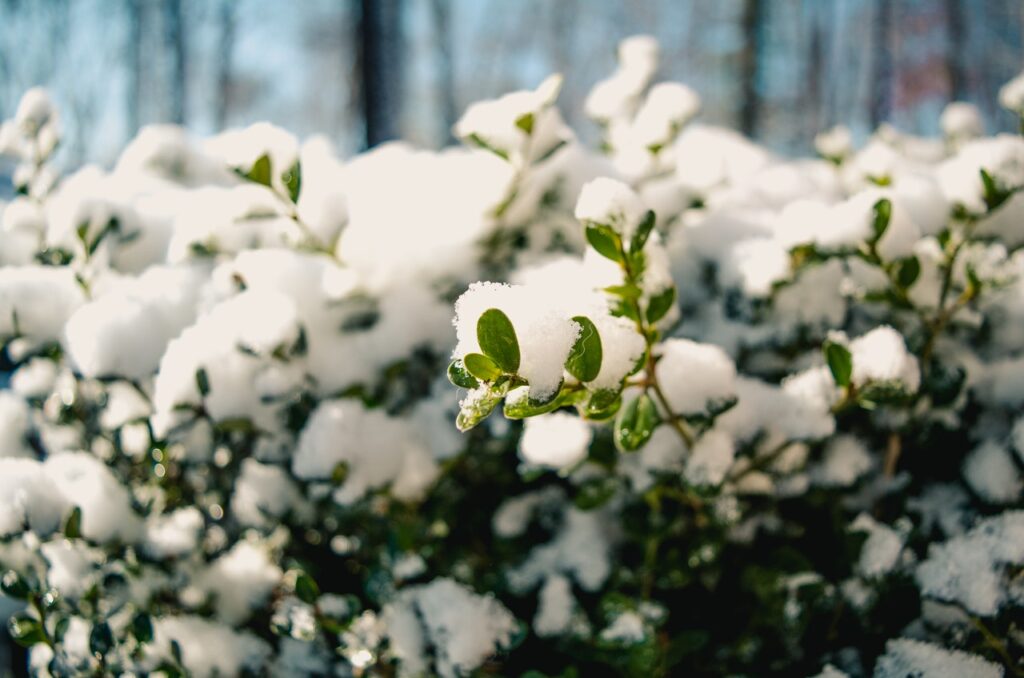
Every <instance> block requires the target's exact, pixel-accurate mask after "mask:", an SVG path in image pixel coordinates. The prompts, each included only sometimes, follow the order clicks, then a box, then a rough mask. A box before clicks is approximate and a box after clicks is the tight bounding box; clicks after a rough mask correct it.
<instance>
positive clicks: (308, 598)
mask: <svg viewBox="0 0 1024 678" xmlns="http://www.w3.org/2000/svg"><path fill="white" fill-rule="evenodd" d="M295 596H296V597H297V598H298V599H299V600H301V601H302V602H304V603H307V604H309V605H314V604H316V600H317V598H319V597H320V587H319V586H317V584H316V581H314V580H313V578H312V577H310V576H309V575H308V574H306V573H305V572H303V573H302V574H300V575H299V576H298V577H296V578H295Z"/></svg>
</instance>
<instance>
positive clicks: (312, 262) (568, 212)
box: [0, 37, 1024, 678]
mask: <svg viewBox="0 0 1024 678" xmlns="http://www.w3.org/2000/svg"><path fill="white" fill-rule="evenodd" d="M619 57H620V66H619V68H618V70H616V72H615V73H614V74H612V75H611V76H610V77H609V78H607V79H606V80H604V81H602V82H600V83H598V84H597V86H596V87H595V88H594V90H593V92H592V94H591V95H590V96H589V98H588V99H587V101H586V110H587V112H588V114H589V115H591V117H593V118H594V120H595V121H596V122H597V123H598V124H599V125H600V126H601V128H602V130H603V143H602V147H601V149H599V150H591V149H589V148H587V147H585V146H584V145H582V144H581V143H580V142H579V141H578V140H577V139H576V137H575V135H574V133H573V132H572V130H570V129H569V128H568V127H567V126H566V125H565V123H564V122H563V120H562V118H561V116H560V114H559V111H558V108H557V105H556V101H557V96H558V91H559V88H560V85H561V80H560V78H559V77H557V76H556V77H553V78H550V79H548V80H546V81H545V82H544V83H543V84H541V85H540V86H539V87H538V88H537V89H536V90H532V91H523V92H517V93H513V94H509V95H507V96H505V97H502V98H500V99H496V100H493V101H486V102H482V103H478V104H474V105H473V106H472V107H470V109H469V110H468V111H467V112H466V114H465V115H464V116H463V118H462V119H461V120H460V121H459V122H458V124H457V125H456V127H455V132H456V134H457V135H458V136H459V137H460V138H461V139H462V140H463V141H464V142H465V147H464V148H455V149H447V150H444V151H440V152H426V151H420V150H416V149H413V148H410V147H408V146H406V145H404V144H400V143H395V144H389V145H386V146H383V147H381V148H378V149H375V150H372V151H369V152H367V153H365V154H363V155H361V156H359V157H356V158H353V159H351V160H341V159H339V158H337V157H336V156H335V155H334V153H333V151H332V150H331V149H330V144H329V143H327V142H326V141H325V140H324V139H319V138H313V139H309V140H307V141H305V142H302V143H300V142H299V140H297V139H296V138H294V137H293V136H292V135H290V134H289V133H287V132H286V131H284V130H281V129H278V128H275V127H272V126H270V125H266V124H260V125H254V126H252V127H250V128H247V129H244V130H232V131H228V132H225V133H223V134H221V135H219V136H216V137H214V138H211V139H206V140H200V139H195V138H192V137H190V136H189V135H188V134H186V133H185V132H184V131H183V130H180V129H177V128H172V127H165V126H160V127H149V128H147V129H145V130H143V131H142V132H141V133H140V134H139V136H138V137H137V138H136V139H135V140H134V141H133V142H132V143H131V144H130V145H129V147H128V148H126V149H125V150H124V152H123V154H122V156H121V158H120V160H119V161H118V162H117V163H116V165H115V166H114V168H113V169H110V170H106V169H102V168H98V167H85V168H82V169H79V170H78V171H76V172H74V173H73V174H71V175H69V176H64V177H59V176H58V175H57V173H55V172H54V170H53V168H52V164H51V157H52V154H53V152H54V150H55V149H56V147H57V145H58V142H59V138H60V136H59V131H60V127H59V120H58V116H57V113H56V112H55V111H54V109H53V106H52V105H51V104H50V101H49V99H48V97H47V95H46V93H45V92H42V91H39V90H33V91H31V92H29V93H28V94H26V96H25V99H24V100H23V102H22V104H21V105H20V106H19V108H18V110H17V112H16V113H15V114H14V117H13V118H12V119H11V120H9V121H8V122H6V123H4V124H3V127H2V128H0V151H2V153H3V154H4V155H6V156H9V157H11V158H12V159H13V161H14V175H13V176H14V180H15V181H14V183H15V189H16V194H17V195H16V197H15V198H14V199H13V200H11V201H10V202H9V203H7V204H5V205H0V212H2V215H0V217H2V218H0V225H2V235H0V336H2V339H3V346H4V351H3V356H2V360H3V361H4V362H3V364H4V365H5V366H6V369H7V371H9V372H10V373H11V374H10V384H9V387H8V389H7V390H4V391H0V443H2V444H0V573H2V579H0V583H2V591H3V595H2V597H0V610H2V611H3V614H4V615H5V616H6V615H10V621H9V623H8V627H9V629H10V632H11V635H12V636H13V639H14V640H15V641H16V642H17V643H18V644H19V645H20V646H23V647H25V648H28V651H27V657H24V656H22V658H23V659H25V660H26V661H27V662H28V666H29V667H30V669H31V671H32V672H34V673H36V674H39V675H72V674H75V675H82V674H97V675H106V674H113V675H166V676H182V675H195V676H213V675H220V676H231V675H243V674H244V675H276V676H294V675H336V676H392V675H400V676H417V675H440V676H445V677H451V676H468V675H503V676H529V677H530V678H543V677H544V676H562V677H564V678H569V677H570V676H575V677H579V676H589V675H631V676H667V675H778V676H793V675H815V674H818V675H822V676H843V675H846V676H866V675H876V676H904V675H915V676H945V675H955V676H968V675H978V676H999V675H1004V673H1011V674H1019V673H1020V672H1021V671H1022V663H1021V661H1022V659H1021V658H1022V655H1024V628H1022V626H1021V619H1022V612H1024V579H1022V576H1024V574H1022V573H1024V502H1022V488H1024V470H1022V469H1024V416H1022V415H1021V405H1022V404H1024V279H1022V277H1021V274H1022V273H1024V255H1022V254H1021V250H1020V246H1021V245H1022V244H1024V196H1022V195H1021V192H1020V191H1021V189H1022V188H1024V140H1022V139H1021V138H1019V137H1016V136H1009V135H997V136H994V137H985V136H984V135H983V130H982V129H981V127H980V123H979V120H980V118H979V116H978V114H977V110H976V109H973V108H971V107H969V106H966V105H960V104H957V105H954V106H952V107H950V109H949V110H947V112H946V113H945V114H944V115H943V119H942V128H943V131H944V134H945V139H941V140H939V139H937V140H929V139H919V138H912V137H908V136H906V135H903V134H900V133H898V132H896V131H895V130H893V129H891V128H888V127H883V128H882V129H880V130H878V132H877V133H876V134H875V135H873V136H872V137H871V139H870V140H868V141H867V143H866V144H865V145H863V146H862V147H860V148H857V147H856V146H855V144H854V141H853V139H852V137H851V135H850V133H849V131H848V130H845V129H844V128H836V129H833V130H829V131H827V132H823V133H822V134H820V135H819V137H818V139H817V147H818V149H819V151H820V153H821V158H819V159H810V158H809V159H786V158H780V157H777V156H775V155H773V154H772V153H770V152H768V151H767V150H765V149H763V148H760V147H759V146H757V145H755V144H754V143H752V142H750V141H748V140H746V139H744V138H742V137H741V136H739V135H737V134H735V133H732V132H730V131H728V130H723V129H718V128H715V127H710V126H707V125H702V124H699V123H696V122H693V119H694V118H695V116H697V114H698V112H699V107H700V104H699V99H698V97H697V95H696V94H695V93H694V92H692V91H691V90H689V89H688V88H686V87H685V86H683V85H680V84H676V83H654V82H653V79H654V74H655V72H656V70H657V65H658V46H657V44H656V43H655V42H654V41H653V40H651V39H650V38H647V37H637V38H631V39H629V40H627V41H625V42H624V43H623V44H622V45H621V47H620V50H619ZM1021 89H1022V88H1021V86H1020V84H1019V83H1013V84H1011V85H1009V86H1008V87H1007V89H1005V90H1004V92H1003V94H1002V96H1001V99H1002V102H1003V103H1004V104H1005V105H1006V106H1007V107H1009V108H1010V109H1011V111H1012V112H1013V113H1014V114H1015V115H1020V114H1021V112H1022V110H1024V106H1022V105H1021V100H1022V97H1021V96H1020V92H1019V91H1018V90H1021ZM453 318H454V330H453V327H452V322H453V320H452V319H453ZM446 369H447V379H446V378H445V377H446ZM449 380H450V381H451V382H452V383H453V384H454V386H452V385H451V384H449V383H448V381H449Z"/></svg>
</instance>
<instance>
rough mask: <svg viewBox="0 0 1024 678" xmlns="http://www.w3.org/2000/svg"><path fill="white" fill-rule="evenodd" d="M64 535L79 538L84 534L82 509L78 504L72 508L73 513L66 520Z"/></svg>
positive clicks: (69, 537)
mask: <svg viewBox="0 0 1024 678" xmlns="http://www.w3.org/2000/svg"><path fill="white" fill-rule="evenodd" d="M64 536H65V537H67V538H68V539H78V538H79V537H81V536H82V509H81V508H80V507H78V506H76V507H75V508H73V509H71V515H69V516H68V519H67V520H66V521H64Z"/></svg>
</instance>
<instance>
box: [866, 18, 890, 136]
mask: <svg viewBox="0 0 1024 678" xmlns="http://www.w3.org/2000/svg"><path fill="white" fill-rule="evenodd" d="M894 4H895V0H877V2H876V4H875V8H876V14H875V20H874V22H873V23H872V25H871V29H872V39H871V48H872V49H873V50H874V60H873V62H872V63H873V65H874V68H873V72H872V74H871V87H872V97H871V111H870V112H871V126H872V127H875V128H877V127H878V126H879V125H880V124H881V123H883V122H885V121H886V120H888V119H889V118H890V116H891V115H892V86H893V80H892V66H893V63H892V62H893V58H892V57H893V55H892V39H893V34H892V24H893V5H894Z"/></svg>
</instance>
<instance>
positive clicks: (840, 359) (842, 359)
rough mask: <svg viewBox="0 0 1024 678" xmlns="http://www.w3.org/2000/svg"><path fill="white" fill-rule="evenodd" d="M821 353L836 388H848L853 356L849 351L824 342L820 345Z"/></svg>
mask: <svg viewBox="0 0 1024 678" xmlns="http://www.w3.org/2000/svg"><path fill="white" fill-rule="evenodd" d="M822 351H823V352H824V354H825V362H826V363H827V364H828V369H829V371H830V372H831V373H832V379H833V380H835V382H836V386H843V387H845V386H849V385H850V377H851V376H852V375H853V356H852V355H851V354H850V351H849V349H847V348H846V347H845V346H843V345H842V344H837V343H836V342H834V341H826V342H825V343H824V344H823V345H822Z"/></svg>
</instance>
